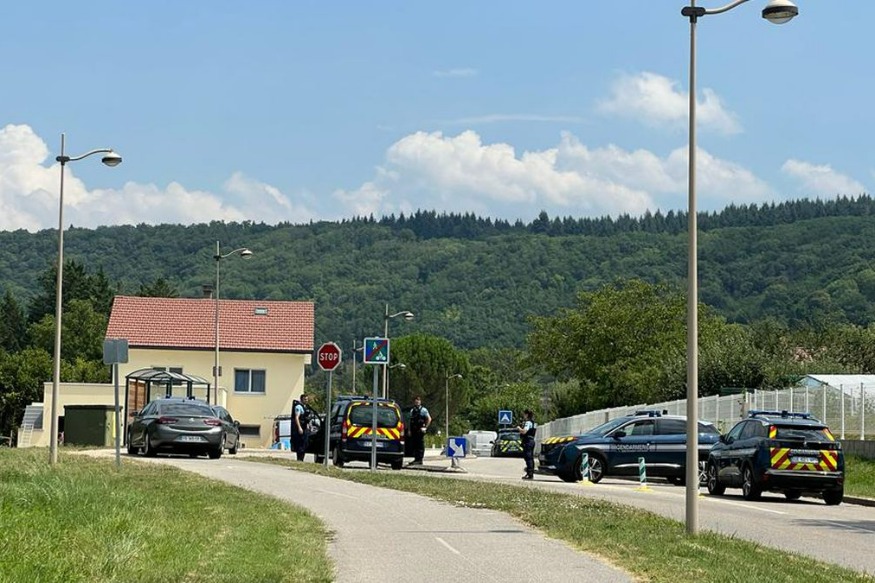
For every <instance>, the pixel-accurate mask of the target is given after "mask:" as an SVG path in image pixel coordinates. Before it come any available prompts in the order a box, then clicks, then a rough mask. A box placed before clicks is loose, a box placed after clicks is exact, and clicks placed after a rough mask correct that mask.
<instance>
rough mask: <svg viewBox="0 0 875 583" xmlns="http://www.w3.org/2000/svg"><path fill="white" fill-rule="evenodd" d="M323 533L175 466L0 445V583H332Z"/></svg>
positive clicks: (292, 511) (297, 512) (309, 521)
mask: <svg viewBox="0 0 875 583" xmlns="http://www.w3.org/2000/svg"><path fill="white" fill-rule="evenodd" d="M328 536H329V533H328V532H326V530H325V527H324V526H323V525H322V524H321V523H320V522H319V520H317V519H316V518H315V517H314V516H312V515H311V514H309V513H307V512H306V511H304V510H301V509H298V508H295V507H293V506H290V505H288V504H285V503H283V502H280V501H278V500H275V499H273V498H269V497H266V496H260V495H257V494H253V493H251V492H248V491H244V490H241V489H238V488H233V487H231V486H226V485H224V484H222V483H220V482H213V481H209V480H205V479H203V478H200V477H197V476H194V475H192V474H188V473H186V472H183V471H179V470H176V469H174V468H170V467H166V466H161V465H156V464H145V463H125V464H124V465H123V466H122V468H121V471H117V470H116V468H115V465H114V462H113V461H112V460H111V459H110V460H98V459H93V458H89V457H87V456H84V455H75V454H72V453H69V452H65V451H62V452H61V457H60V461H59V464H58V465H57V466H56V467H55V468H51V467H50V466H49V464H48V451H47V450H45V449H24V450H18V449H10V448H0V582H2V583H19V582H25V581H28V582H30V581H33V582H40V583H49V582H59V583H60V582H64V583H71V582H78V581H82V582H88V583H92V582H108V581H118V582H124V583H140V582H156V583H158V582H161V583H166V582H175V581H185V582H190V583H195V582H201V581H203V582H211V583H216V582H228V583H232V582H233V583H242V582H270V581H288V582H296V583H297V582H302V581H308V582H309V581H314V582H316V581H331V580H332V565H331V562H330V560H329V558H328V555H327V550H326V548H327V540H328Z"/></svg>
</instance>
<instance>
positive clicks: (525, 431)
mask: <svg viewBox="0 0 875 583" xmlns="http://www.w3.org/2000/svg"><path fill="white" fill-rule="evenodd" d="M533 417H534V413H532V411H531V410H530V409H526V410H525V411H523V419H524V420H523V424H522V425H520V426H519V427H517V431H519V432H520V437H521V438H522V440H523V458H524V459H525V460H526V474H525V475H524V476H523V480H531V479H534V477H535V429H536V428H537V426H536V425H535V420H534V418H533Z"/></svg>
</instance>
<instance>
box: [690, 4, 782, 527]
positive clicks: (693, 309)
mask: <svg viewBox="0 0 875 583" xmlns="http://www.w3.org/2000/svg"><path fill="white" fill-rule="evenodd" d="M747 1H748V0H734V1H733V2H730V3H729V4H726V5H725V6H721V7H719V8H702V7H698V6H696V3H695V1H691V2H690V5H689V6H685V7H684V8H683V9H682V10H681V14H682V15H683V16H685V17H687V18H689V20H690V120H689V122H690V128H689V129H690V135H689V146H688V152H687V155H688V157H689V159H688V161H689V175H688V177H689V184H688V188H689V190H688V194H689V203H688V204H689V209H688V211H687V221H688V228H689V248H688V256H687V457H686V465H687V467H686V483H687V487H686V531H687V534H696V533H698V531H699V516H698V484H699V464H698V457H699V451H698V450H699V429H698V426H699V419H698V415H699V317H698V305H699V291H698V277H699V276H698V265H697V216H696V212H697V211H696V22H697V21H698V19H699V18H701V17H702V16H706V15H709V14H720V13H722V12H728V11H729V10H732V9H733V8H735V7H737V6H740V5H742V4H744V3H745V2H747ZM762 14H763V18H765V19H766V20H768V21H770V22H772V23H775V24H784V23H785V22H788V21H789V20H791V19H792V18H793V17H794V16H796V15H797V14H799V9H798V8H797V7H796V5H795V4H793V2H790V0H770V2H769V3H768V4H766V7H765V8H763V13H762Z"/></svg>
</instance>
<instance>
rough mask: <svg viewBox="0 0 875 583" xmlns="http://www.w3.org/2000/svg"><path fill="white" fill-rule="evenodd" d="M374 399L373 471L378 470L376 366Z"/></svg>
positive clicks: (372, 429)
mask: <svg viewBox="0 0 875 583" xmlns="http://www.w3.org/2000/svg"><path fill="white" fill-rule="evenodd" d="M371 399H372V400H373V401H374V412H373V415H372V419H371V423H372V425H371V471H372V472H375V471H377V367H376V366H375V367H374V392H373V393H372V394H371Z"/></svg>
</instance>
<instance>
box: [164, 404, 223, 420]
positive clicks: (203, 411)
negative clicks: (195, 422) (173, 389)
mask: <svg viewBox="0 0 875 583" xmlns="http://www.w3.org/2000/svg"><path fill="white" fill-rule="evenodd" d="M158 411H159V413H160V414H161V415H188V416H190V417H215V416H216V414H215V413H213V410H212V409H211V408H210V407H208V406H207V405H198V404H197V403H164V404H162V405H161V406H160V407H159V408H158Z"/></svg>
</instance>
